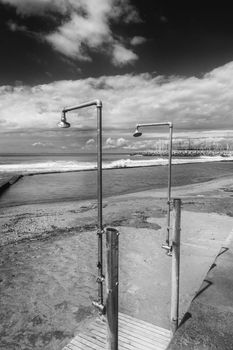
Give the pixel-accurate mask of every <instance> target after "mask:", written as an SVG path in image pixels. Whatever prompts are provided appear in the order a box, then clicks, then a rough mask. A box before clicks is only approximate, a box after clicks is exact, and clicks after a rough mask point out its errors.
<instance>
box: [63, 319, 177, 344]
mask: <svg viewBox="0 0 233 350" xmlns="http://www.w3.org/2000/svg"><path fill="white" fill-rule="evenodd" d="M106 333H107V332H106V322H104V321H102V320H100V319H98V318H97V319H96V320H95V321H94V322H92V323H90V324H89V325H88V326H87V329H86V330H85V331H83V332H82V333H80V334H78V335H77V336H76V337H75V338H74V339H72V340H71V342H70V344H68V345H67V346H66V347H65V348H63V350H102V349H106ZM170 337H171V335H170V331H169V330H167V329H164V328H161V327H157V326H154V325H152V324H150V323H148V322H145V321H142V320H138V319H136V318H134V317H131V316H128V315H125V314H122V313H119V333H118V343H119V350H165V349H166V348H167V346H168V344H169V342H170Z"/></svg>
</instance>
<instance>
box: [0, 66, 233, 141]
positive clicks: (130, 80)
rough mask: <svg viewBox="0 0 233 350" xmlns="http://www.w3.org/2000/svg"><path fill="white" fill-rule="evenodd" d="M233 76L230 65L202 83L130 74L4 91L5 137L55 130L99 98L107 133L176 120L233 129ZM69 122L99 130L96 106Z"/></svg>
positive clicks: (0, 117)
mask: <svg viewBox="0 0 233 350" xmlns="http://www.w3.org/2000/svg"><path fill="white" fill-rule="evenodd" d="M232 76H233V62H230V63H228V64H226V65H224V66H222V67H219V68H216V69H214V70H212V71H211V72H209V73H208V74H206V75H204V76H203V77H201V78H196V77H190V78H185V77H164V76H156V77H154V76H152V75H150V74H138V75H131V74H125V75H116V76H102V77H100V78H87V79H80V80H76V81H57V82H53V83H50V84H44V85H37V86H34V87H28V86H20V85H19V86H15V87H13V86H0V125H1V132H3V131H6V130H11V129H22V128H24V129H29V128H36V129H41V128H43V129H48V128H56V125H57V122H58V121H59V119H60V114H61V110H62V108H63V106H69V105H75V104H77V103H81V102H85V101H88V100H92V99H97V98H98V99H101V100H102V101H103V106H104V108H103V126H104V128H105V129H108V130H112V129H123V130H126V129H127V130H129V129H131V130H132V131H133V129H134V128H135V124H136V123H140V122H145V123H150V122H161V121H172V122H173V123H174V130H175V131H178V130H180V131H182V130H192V131H194V130H200V131H201V130H230V129H233V122H232V113H233V100H232V91H233V80H232ZM67 118H68V121H70V122H71V124H72V126H76V128H78V129H79V130H86V129H90V128H91V129H94V128H95V127H96V109H95V107H90V108H87V109H82V110H79V111H78V112H77V111H74V112H70V113H69V114H67ZM1 121H2V122H1ZM150 133H151V134H152V133H154V130H148V131H147V133H146V134H148V135H149V134H150ZM146 134H145V137H146ZM120 136H122V135H120ZM124 137H125V136H124ZM91 138H92V136H91ZM106 138H108V136H106ZM85 142H86V140H85ZM109 145H110V141H109Z"/></svg>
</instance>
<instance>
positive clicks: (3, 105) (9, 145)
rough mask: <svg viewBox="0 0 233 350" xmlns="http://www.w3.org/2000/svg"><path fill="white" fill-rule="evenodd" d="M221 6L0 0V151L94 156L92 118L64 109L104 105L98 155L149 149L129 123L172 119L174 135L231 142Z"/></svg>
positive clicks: (232, 102) (230, 51)
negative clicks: (64, 119)
mask: <svg viewBox="0 0 233 350" xmlns="http://www.w3.org/2000/svg"><path fill="white" fill-rule="evenodd" d="M223 5H224V2H221V3H220V4H218V5H216V7H214V5H213V4H211V6H207V2H206V7H205V5H203V2H202V4H201V5H200V6H199V5H198V2H187V5H186V6H184V5H182V6H181V5H179V2H176V4H175V5H173V6H172V5H169V4H168V2H166V1H156V0H147V1H139V0H137V1H136V0H98V1H97V0H0V17H1V18H0V43H1V55H0V126H1V129H0V132H1V137H0V147H1V151H0V153H3V152H18V153H19V152H37V153H44V152H45V153H46V152H77V151H79V152H80V151H89V152H92V151H94V150H95V143H96V131H95V127H96V115H95V109H94V108H89V109H85V110H80V111H79V112H78V113H77V112H73V113H70V115H69V121H70V122H71V123H72V128H70V129H67V130H59V129H57V127H56V124H57V122H58V121H59V118H60V111H61V109H62V107H63V106H69V105H73V104H78V103H81V102H85V101H88V100H92V99H96V98H99V99H101V100H102V101H103V106H104V108H103V126H104V148H105V149H106V150H111V151H113V150H114V151H122V150H123V151H128V150H132V149H133V150H135V149H148V148H150V149H151V148H153V139H154V137H155V136H156V137H159V136H161V134H159V133H158V132H157V130H150V132H147V133H145V134H144V138H143V139H142V138H141V139H139V140H138V139H137V140H136V139H133V138H132V136H131V131H132V130H133V129H134V126H135V124H136V123H138V122H139V123H143V122H146V123H148V122H160V121H172V122H174V128H175V135H177V137H186V136H187V135H190V136H191V137H201V136H203V137H211V138H212V137H224V136H228V137H229V136H230V137H231V136H233V124H232V111H233V98H232V96H233V94H232V91H233V12H232V10H231V9H230V7H229V8H228V7H227V6H223Z"/></svg>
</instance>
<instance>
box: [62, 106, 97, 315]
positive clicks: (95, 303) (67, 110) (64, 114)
mask: <svg viewBox="0 0 233 350" xmlns="http://www.w3.org/2000/svg"><path fill="white" fill-rule="evenodd" d="M90 106H96V109H97V200H98V230H97V235H98V262H97V268H98V277H97V283H98V300H97V301H93V305H94V306H96V307H97V308H98V309H99V311H100V312H103V311H104V304H103V282H104V275H103V239H102V234H103V204H102V107H103V105H102V101H100V100H94V101H90V102H85V103H81V104H78V105H75V106H71V107H64V108H63V110H62V116H61V121H60V122H59V123H58V126H59V127H61V128H69V127H70V124H69V123H68V122H67V121H66V113H67V112H70V111H74V110H77V109H81V108H86V107H90Z"/></svg>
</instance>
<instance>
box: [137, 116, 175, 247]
mask: <svg viewBox="0 0 233 350" xmlns="http://www.w3.org/2000/svg"><path fill="white" fill-rule="evenodd" d="M151 126H168V127H169V151H168V192H167V204H168V211H167V233H166V244H163V245H162V247H163V248H164V249H166V250H167V251H168V253H171V245H170V229H171V227H170V226H171V176H172V135H173V124H172V122H162V123H149V124H137V125H136V132H135V134H137V133H138V135H135V136H141V135H140V133H139V128H142V127H151Z"/></svg>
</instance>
